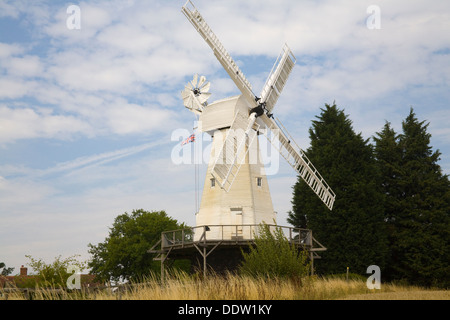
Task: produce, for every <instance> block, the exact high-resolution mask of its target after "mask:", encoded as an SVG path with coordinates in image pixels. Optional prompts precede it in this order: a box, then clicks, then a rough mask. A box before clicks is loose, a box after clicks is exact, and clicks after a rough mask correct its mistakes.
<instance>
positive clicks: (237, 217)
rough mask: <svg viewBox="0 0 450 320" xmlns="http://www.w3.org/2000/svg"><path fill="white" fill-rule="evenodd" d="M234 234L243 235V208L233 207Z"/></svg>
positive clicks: (232, 222)
mask: <svg viewBox="0 0 450 320" xmlns="http://www.w3.org/2000/svg"><path fill="white" fill-rule="evenodd" d="M230 211H231V224H232V225H233V227H232V228H233V231H232V236H234V237H242V208H231V209H230Z"/></svg>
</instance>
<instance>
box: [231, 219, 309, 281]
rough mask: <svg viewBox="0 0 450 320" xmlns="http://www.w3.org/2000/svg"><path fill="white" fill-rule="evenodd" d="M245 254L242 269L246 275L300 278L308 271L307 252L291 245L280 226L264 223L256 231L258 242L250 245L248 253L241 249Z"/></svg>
mask: <svg viewBox="0 0 450 320" xmlns="http://www.w3.org/2000/svg"><path fill="white" fill-rule="evenodd" d="M241 251H242V250H241ZM242 255H243V262H242V264H241V266H240V268H239V271H240V272H241V273H242V274H244V275H250V276H254V277H279V278H291V279H294V280H299V279H301V278H302V277H304V276H306V275H308V273H309V268H310V263H309V261H308V253H307V251H304V250H300V249H298V248H296V247H295V246H294V245H293V244H291V243H290V242H289V240H288V239H287V238H286V237H285V236H284V234H283V231H282V230H281V228H278V227H275V228H274V227H272V228H271V227H270V226H269V225H267V224H265V223H263V224H261V225H260V228H259V233H258V234H255V245H254V246H250V251H249V252H244V251H242Z"/></svg>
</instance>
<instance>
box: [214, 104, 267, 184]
mask: <svg viewBox="0 0 450 320" xmlns="http://www.w3.org/2000/svg"><path fill="white" fill-rule="evenodd" d="M247 125H248V114H246V113H243V112H242V111H238V112H237V113H236V116H235V118H234V120H233V123H232V125H231V128H230V130H228V133H227V136H226V138H225V140H224V143H223V146H222V148H220V152H219V154H218V155H216V159H215V163H214V165H213V168H212V170H211V174H212V175H213V177H214V178H215V179H216V181H217V182H218V183H219V185H220V187H221V188H222V189H224V190H225V191H227V192H228V191H229V190H230V188H231V185H232V184H233V182H234V179H236V176H237V174H238V172H239V170H240V168H241V166H242V164H243V163H244V162H245V159H246V157H247V154H248V152H249V150H250V146H251V145H252V143H253V141H254V140H255V138H256V136H257V131H255V130H250V131H249V132H248V133H247V132H246V129H247ZM255 125H256V126H257V129H259V125H258V124H255Z"/></svg>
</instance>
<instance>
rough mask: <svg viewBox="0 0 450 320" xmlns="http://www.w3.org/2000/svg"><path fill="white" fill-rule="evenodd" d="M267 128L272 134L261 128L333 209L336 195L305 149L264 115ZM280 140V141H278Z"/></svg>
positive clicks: (321, 198) (323, 200)
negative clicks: (307, 155)
mask: <svg viewBox="0 0 450 320" xmlns="http://www.w3.org/2000/svg"><path fill="white" fill-rule="evenodd" d="M262 119H263V121H264V123H265V125H266V128H267V129H270V131H271V133H272V135H271V136H269V135H268V131H267V129H266V130H261V131H262V132H263V133H264V135H265V136H266V138H267V139H268V140H269V141H270V142H271V144H272V145H273V146H274V147H275V148H276V149H278V151H279V152H280V154H281V155H282V156H283V158H285V159H286V161H287V162H288V163H289V164H290V165H291V166H292V168H294V170H295V171H297V173H298V174H299V175H300V177H302V179H303V180H304V181H305V182H306V183H307V184H308V186H309V187H310V188H311V189H312V190H313V191H314V192H315V194H316V195H317V196H318V197H319V198H320V200H322V202H323V203H324V204H325V205H326V206H327V207H328V208H329V209H330V210H332V209H333V204H334V200H335V198H336V195H335V194H334V192H333V190H331V188H330V187H329V186H328V184H327V183H326V181H325V179H323V178H322V176H321V175H320V173H319V172H318V171H317V169H316V168H315V167H314V166H313V164H312V163H311V161H309V159H308V158H307V157H306V155H305V153H304V152H303V150H301V149H300V148H299V147H298V146H295V147H294V145H296V144H295V142H294V141H293V140H292V138H291V139H289V138H288V137H287V135H286V134H285V133H284V132H283V131H282V130H281V129H280V127H279V126H278V124H277V123H276V122H275V121H274V120H273V119H270V118H269V117H267V116H263V117H262ZM278 142H279V143H278Z"/></svg>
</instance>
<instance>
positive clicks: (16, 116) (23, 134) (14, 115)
mask: <svg viewBox="0 0 450 320" xmlns="http://www.w3.org/2000/svg"><path fill="white" fill-rule="evenodd" d="M88 131H90V128H89V127H88V125H86V124H85V123H84V122H83V121H81V120H79V119H77V118H75V117H73V116H63V115H49V114H39V113H37V112H36V111H35V110H33V109H30V108H24V109H12V108H8V107H6V106H0V143H6V142H13V141H15V140H18V139H36V138H48V137H59V138H60V139H64V138H68V137H69V136H70V135H71V134H73V133H79V132H84V133H86V132H88Z"/></svg>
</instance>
